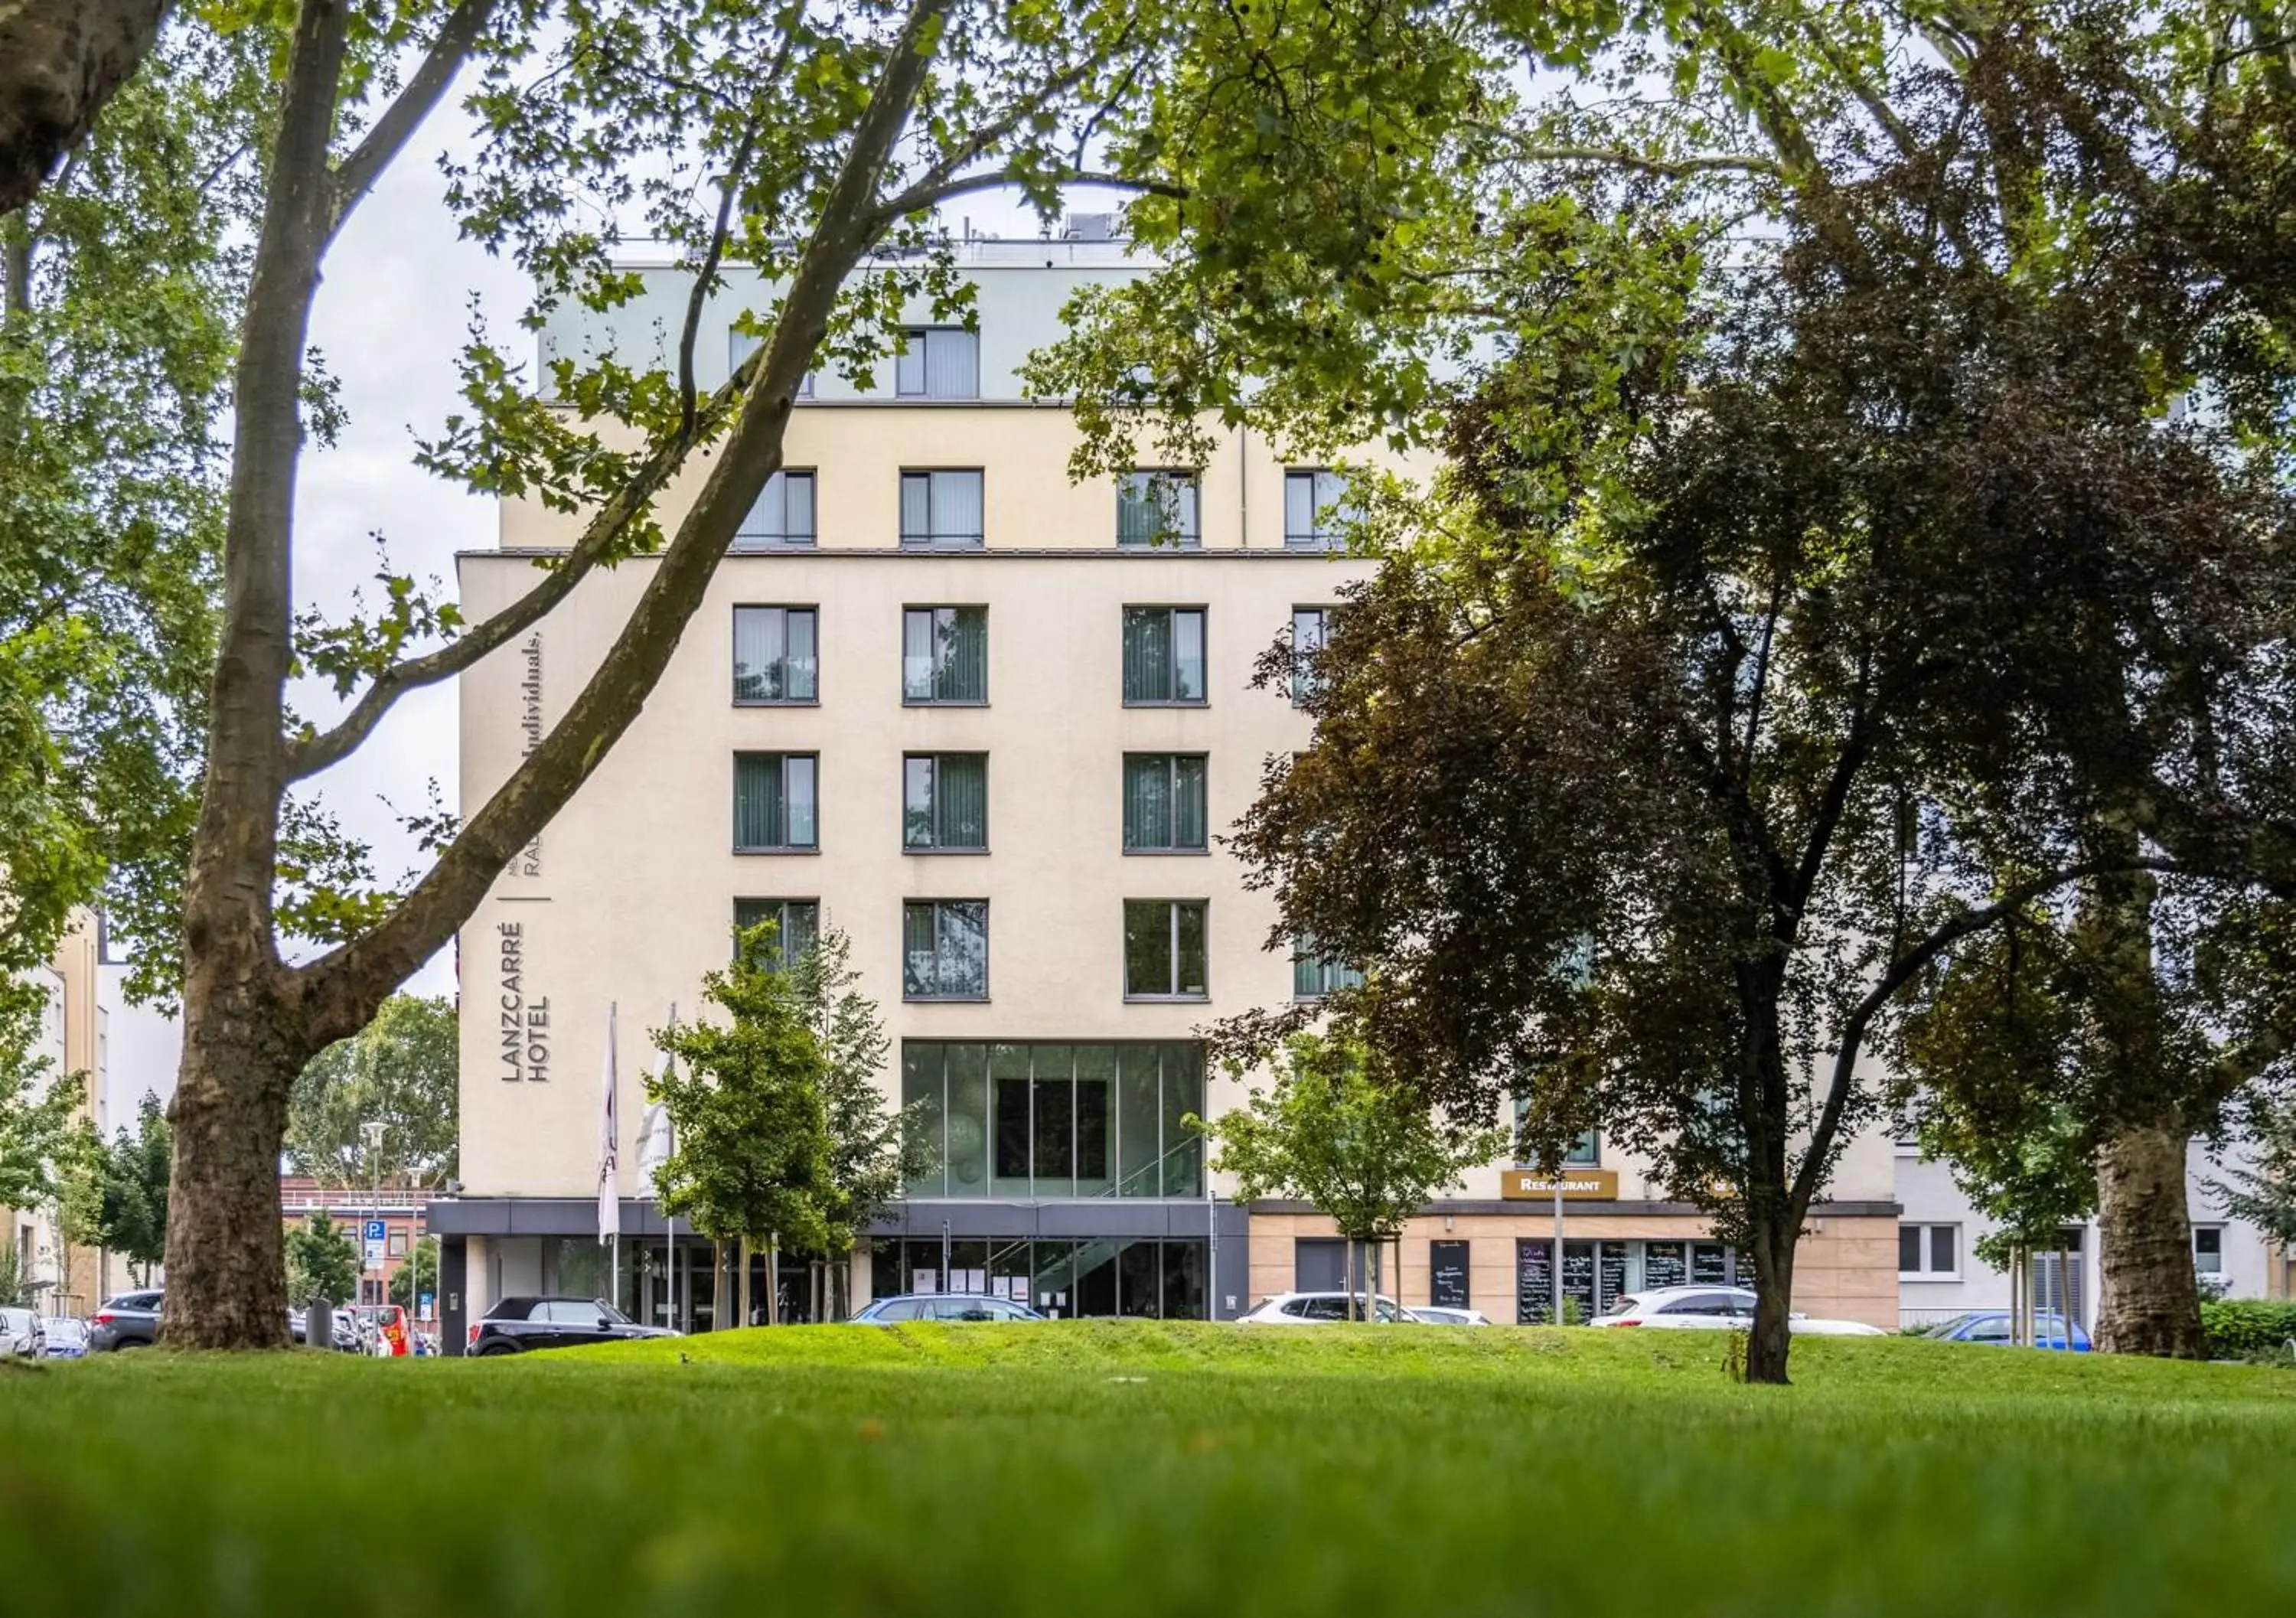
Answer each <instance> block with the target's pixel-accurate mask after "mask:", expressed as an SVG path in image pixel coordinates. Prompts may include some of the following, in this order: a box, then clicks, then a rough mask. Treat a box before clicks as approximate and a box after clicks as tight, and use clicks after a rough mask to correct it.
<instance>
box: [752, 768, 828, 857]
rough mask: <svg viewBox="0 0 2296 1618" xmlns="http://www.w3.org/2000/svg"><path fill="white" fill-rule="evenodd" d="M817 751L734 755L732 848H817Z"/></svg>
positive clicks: (755, 850)
mask: <svg viewBox="0 0 2296 1618" xmlns="http://www.w3.org/2000/svg"><path fill="white" fill-rule="evenodd" d="M820 765H821V760H820V758H819V757H818V755H816V754H814V753H809V752H738V753H735V754H734V850H735V851H736V852H738V853H744V854H755V853H773V852H776V851H779V850H799V849H814V848H817V847H819V846H820V830H819V826H818V824H817V816H816V802H815V789H816V780H817V778H818V776H819V772H820Z"/></svg>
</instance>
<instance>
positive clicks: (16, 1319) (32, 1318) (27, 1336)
mask: <svg viewBox="0 0 2296 1618" xmlns="http://www.w3.org/2000/svg"><path fill="white" fill-rule="evenodd" d="M46 1350H47V1334H46V1333H45V1332H43V1331H42V1330H41V1329H40V1318H39V1316H37V1315H36V1314H34V1313H33V1312H32V1311H31V1310H29V1309H18V1308H16V1307H14V1306H13V1305H11V1306H9V1307H8V1308H6V1309H0V1354H20V1355H21V1356H23V1357H24V1358H25V1359H38V1358H40V1356H41V1355H42V1354H43V1353H45V1351H46Z"/></svg>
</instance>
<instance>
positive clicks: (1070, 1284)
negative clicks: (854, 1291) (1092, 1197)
mask: <svg viewBox="0 0 2296 1618" xmlns="http://www.w3.org/2000/svg"><path fill="white" fill-rule="evenodd" d="M869 1276H870V1291H871V1293H872V1294H873V1295H875V1296H877V1297H889V1296H891V1295H893V1294H898V1293H985V1294H988V1295H989V1296H990V1297H996V1298H1007V1299H1010V1300H1012V1301H1013V1302H1016V1303H1027V1304H1030V1305H1032V1306H1034V1307H1035V1308H1037V1309H1039V1310H1043V1311H1044V1312H1045V1313H1046V1314H1048V1315H1053V1316H1056V1317H1058V1318H1062V1319H1064V1320H1065V1319H1078V1318H1087V1317H1110V1316H1130V1317H1135V1318H1148V1319H1163V1320H1201V1319H1202V1318H1204V1244H1203V1243H1201V1242H1185V1241H1182V1242H1175V1241H1168V1240H1161V1239H1156V1238H1145V1237H1144V1238H1137V1239H1133V1238H1125V1237H1114V1236H1111V1237H1107V1238H1104V1239H1099V1240H1095V1239H1093V1238H1089V1237H1087V1238H1085V1239H1082V1240H1078V1241H1045V1240H1041V1239H988V1240H983V1239H979V1238H966V1237H956V1238H955V1239H950V1240H943V1239H941V1238H939V1237H927V1238H923V1239H919V1238H917V1237H914V1236H912V1237H906V1238H905V1237H901V1236H881V1237H879V1238H878V1239H877V1240H875V1241H874V1242H873V1243H871V1244H870V1249H869Z"/></svg>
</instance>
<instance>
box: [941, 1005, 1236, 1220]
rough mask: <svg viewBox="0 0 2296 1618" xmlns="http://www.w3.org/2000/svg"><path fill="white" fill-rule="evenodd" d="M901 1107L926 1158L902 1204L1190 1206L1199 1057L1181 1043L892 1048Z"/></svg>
mask: <svg viewBox="0 0 2296 1618" xmlns="http://www.w3.org/2000/svg"><path fill="white" fill-rule="evenodd" d="M901 1105H903V1106H904V1107H914V1108H915V1109H916V1112H915V1113H914V1114H913V1116H914V1117H915V1118H916V1119H917V1120H918V1127H919V1128H920V1129H922V1131H923V1132H924V1136H925V1139H926V1143H927V1144H928V1145H929V1146H931V1148H932V1152H933V1158H934V1164H933V1167H932V1169H931V1170H930V1171H929V1172H927V1173H926V1174H924V1175H922V1176H921V1177H920V1178H918V1179H914V1180H913V1181H911V1182H910V1184H909V1187H908V1195H910V1196H912V1197H976V1196H977V1197H997V1198H1007V1199H1012V1200H1014V1201H1023V1202H1033V1201H1045V1200H1054V1199H1060V1200H1065V1199H1068V1198H1071V1197H1100V1196H1121V1197H1201V1195H1203V1194H1204V1182H1203V1143H1202V1141H1201V1140H1200V1139H1199V1138H1196V1137H1195V1136H1193V1135H1191V1134H1190V1133H1189V1132H1188V1131H1187V1130H1186V1129H1184V1128H1182V1127H1181V1122H1180V1121H1181V1120H1182V1119H1183V1118H1185V1116H1187V1114H1189V1113H1201V1112H1202V1111H1203V1110H1204V1049H1203V1047H1202V1046H1201V1045H1196V1044H1192V1043H1183V1042H1177V1041H1174V1042H1163V1043H1147V1042H1137V1043H1122V1044H1087V1045H1017V1044H973V1043H969V1042H955V1041H944V1040H935V1039H907V1040H904V1041H903V1042H902V1044H901Z"/></svg>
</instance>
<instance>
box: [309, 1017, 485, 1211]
mask: <svg viewBox="0 0 2296 1618" xmlns="http://www.w3.org/2000/svg"><path fill="white" fill-rule="evenodd" d="M456 1026H457V1024H456V1019H455V1006H454V1003H453V1002H452V1001H450V1000H447V999H446V998H423V997H421V996H417V995H406V994H399V995H393V996H391V997H390V998H389V999H388V1000H385V1001H384V1002H383V1003H382V1009H381V1011H379V1012H377V1013H376V1014H375V1017H374V1021H373V1022H372V1023H368V1024H367V1026H366V1027H365V1028H364V1029H362V1030H361V1031H359V1032H358V1033H357V1034H355V1035H354V1036H352V1037H351V1038H350V1039H342V1040H339V1041H337V1042H336V1043H335V1044H333V1045H331V1046H329V1047H327V1048H326V1049H325V1050H324V1051H321V1052H320V1053H319V1054H318V1055H316V1056H315V1057H313V1058H312V1059H311V1062H310V1064H309V1065H307V1067H305V1068H304V1070H303V1072H302V1073H301V1074H300V1075H299V1076H298V1077H297V1079H296V1080H295V1088H294V1089H293V1091H292V1092H291V1095H290V1096H289V1098H288V1103H287V1141H286V1155H287V1161H288V1162H289V1163H290V1164H291V1166H292V1167H293V1169H294V1171H295V1172H296V1173H298V1174H307V1175H310V1176H311V1177H312V1178H313V1179H316V1180H318V1181H319V1182H320V1183H321V1184H322V1185H330V1186H365V1185H367V1184H369V1183H370V1182H371V1181H373V1180H374V1179H381V1180H382V1181H383V1182H384V1183H386V1184H389V1185H411V1186H418V1187H421V1186H439V1185H443V1184H445V1183H446V1182H447V1180H449V1179H453V1178H454V1177H455V1162H456V1157H457V1153H458V1150H459V1134H458V1129H457V1123H456V1121H457V1119H458V1117H459V1116H460V1109H461V1090H460V1087H459V1083H458V1080H459V1075H460V1072H461V1060H460V1056H459V1055H458V1053H457V1050H456V1032H455V1031H456ZM369 1123H380V1124H381V1125H382V1126H383V1131H382V1144H381V1146H380V1147H377V1148H373V1149H372V1150H370V1148H369V1147H368V1146H367V1143H366V1139H365V1135H364V1134H363V1133H362V1132H361V1130H362V1128H363V1126H365V1125H366V1124H369Z"/></svg>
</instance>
